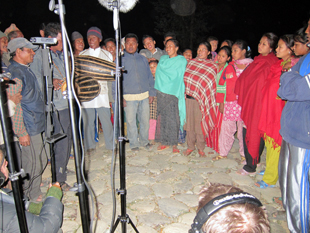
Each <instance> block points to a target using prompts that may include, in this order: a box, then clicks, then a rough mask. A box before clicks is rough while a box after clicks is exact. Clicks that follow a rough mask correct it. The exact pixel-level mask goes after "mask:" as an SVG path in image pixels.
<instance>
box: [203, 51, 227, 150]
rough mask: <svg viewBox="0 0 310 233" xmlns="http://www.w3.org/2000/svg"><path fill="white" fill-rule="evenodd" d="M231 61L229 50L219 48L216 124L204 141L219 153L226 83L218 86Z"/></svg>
mask: <svg viewBox="0 0 310 233" xmlns="http://www.w3.org/2000/svg"><path fill="white" fill-rule="evenodd" d="M230 61H231V48H230V47H228V46H223V47H221V48H220V50H219V53H218V54H217V66H218V73H217V78H216V103H217V106H216V116H217V117H216V122H215V126H214V129H213V130H212V131H211V132H210V136H209V137H208V138H207V139H206V143H207V146H208V147H210V148H212V149H213V150H215V151H216V152H217V153H219V143H218V139H219V135H220V132H221V125H222V119H223V110H224V100H225V97H226V83H225V84H224V85H219V80H220V78H221V75H222V73H223V71H224V69H225V68H226V67H227V66H228V62H230Z"/></svg>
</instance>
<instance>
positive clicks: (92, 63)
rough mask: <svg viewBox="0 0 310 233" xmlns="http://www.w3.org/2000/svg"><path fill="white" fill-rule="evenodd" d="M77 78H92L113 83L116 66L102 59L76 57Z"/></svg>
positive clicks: (83, 56)
mask: <svg viewBox="0 0 310 233" xmlns="http://www.w3.org/2000/svg"><path fill="white" fill-rule="evenodd" d="M74 64H75V76H76V77H83V76H87V77H92V78H94V79H97V80H102V81H111V80H115V78H114V72H115V64H114V63H113V62H108V61H106V60H103V59H101V58H97V57H93V56H86V55H80V56H77V57H75V61H74Z"/></svg>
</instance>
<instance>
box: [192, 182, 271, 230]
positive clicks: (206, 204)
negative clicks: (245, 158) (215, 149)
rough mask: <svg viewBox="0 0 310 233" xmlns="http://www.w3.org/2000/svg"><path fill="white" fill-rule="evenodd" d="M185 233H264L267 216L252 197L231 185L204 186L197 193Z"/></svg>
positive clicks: (266, 225) (267, 223)
mask: <svg viewBox="0 0 310 233" xmlns="http://www.w3.org/2000/svg"><path fill="white" fill-rule="evenodd" d="M188 232H189V233H241V232H242V233H267V232H270V226H269V221H268V219H267V213H266V210H265V207H264V206H263V205H262V203H261V202H260V201H259V200H258V199H257V198H256V197H254V196H253V195H251V194H249V193H246V192H243V191H242V190H241V189H239V188H237V187H234V186H232V185H224V184H211V183H208V184H207V185H206V186H205V187H203V188H202V189H201V191H200V193H199V203H198V209H197V215H196V217H195V219H194V223H193V224H192V226H191V229H190V230H189V231H188Z"/></svg>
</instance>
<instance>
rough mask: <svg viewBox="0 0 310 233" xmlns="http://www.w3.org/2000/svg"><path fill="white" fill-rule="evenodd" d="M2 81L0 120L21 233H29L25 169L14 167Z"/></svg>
mask: <svg viewBox="0 0 310 233" xmlns="http://www.w3.org/2000/svg"><path fill="white" fill-rule="evenodd" d="M0 61H1V60H0ZM0 79H1V80H0V118H1V126H2V133H3V139H4V143H5V148H6V155H7V159H8V167H9V171H10V177H9V178H10V180H11V183H12V189H13V195H14V202H15V208H16V213H17V218H18V223H19V229H20V232H23V233H24V232H25V233H28V227H27V221H26V216H25V207H24V202H23V199H22V196H21V190H20V183H19V180H18V179H19V175H22V176H23V174H24V171H23V169H21V171H20V172H18V173H17V172H16V171H15V165H14V160H13V154H12V147H11V142H12V137H9V134H8V125H9V123H8V119H7V116H8V115H9V114H8V111H7V108H4V107H3V106H4V100H5V99H6V98H5V96H4V95H5V94H6V92H5V91H2V87H1V86H2V82H3V81H4V80H3V78H2V75H0Z"/></svg>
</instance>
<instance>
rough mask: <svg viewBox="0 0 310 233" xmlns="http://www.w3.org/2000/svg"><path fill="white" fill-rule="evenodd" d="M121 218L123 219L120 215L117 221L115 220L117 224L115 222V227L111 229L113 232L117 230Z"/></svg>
mask: <svg viewBox="0 0 310 233" xmlns="http://www.w3.org/2000/svg"><path fill="white" fill-rule="evenodd" d="M120 219H121V216H118V218H117V219H116V222H115V224H114V226H113V228H112V230H111V233H113V232H114V231H115V230H116V228H117V225H118V224H119V221H120Z"/></svg>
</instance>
